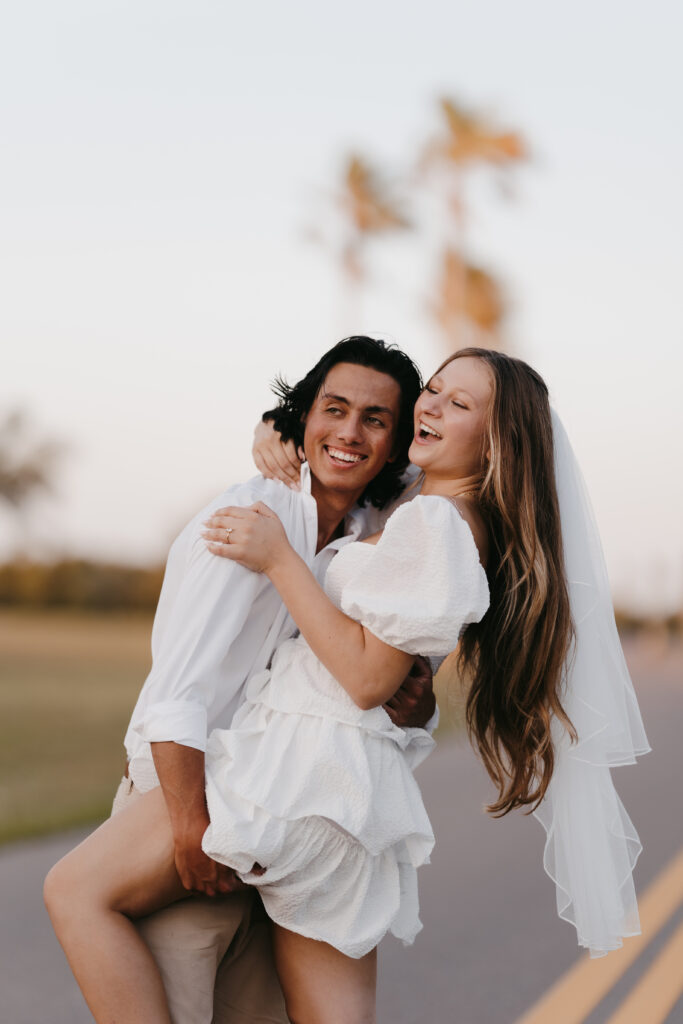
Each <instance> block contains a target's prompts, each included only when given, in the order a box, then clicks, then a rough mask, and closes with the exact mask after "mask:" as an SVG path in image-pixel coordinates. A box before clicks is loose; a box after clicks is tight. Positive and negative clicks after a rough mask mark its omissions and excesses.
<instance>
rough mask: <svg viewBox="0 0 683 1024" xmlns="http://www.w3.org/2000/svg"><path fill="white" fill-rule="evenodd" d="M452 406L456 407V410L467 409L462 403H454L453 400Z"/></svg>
mask: <svg viewBox="0 0 683 1024" xmlns="http://www.w3.org/2000/svg"><path fill="white" fill-rule="evenodd" d="M453 405H457V407H458V409H466V408H467V406H466V405H463V404H462V402H456V401H455V399H453Z"/></svg>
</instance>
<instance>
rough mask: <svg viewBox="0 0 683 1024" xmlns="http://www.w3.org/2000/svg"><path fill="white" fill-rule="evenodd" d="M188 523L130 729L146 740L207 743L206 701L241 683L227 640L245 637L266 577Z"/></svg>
mask: <svg viewBox="0 0 683 1024" xmlns="http://www.w3.org/2000/svg"><path fill="white" fill-rule="evenodd" d="M186 529H187V530H190V531H191V537H190V541H189V551H188V552H187V554H186V556H185V559H184V560H182V562H181V564H173V562H172V560H171V557H169V565H168V568H167V575H168V574H169V573H170V572H172V573H173V574H174V577H175V578H174V580H173V583H172V589H173V597H172V600H169V601H168V602H167V605H164V592H163V590H162V595H161V598H160V602H159V611H158V612H157V621H155V626H154V632H153V635H152V655H153V664H152V669H151V672H150V674H149V676H148V677H147V680H146V682H145V685H144V687H143V689H142V692H141V694H140V699H139V701H138V704H137V706H136V709H135V712H134V713H133V718H132V720H131V724H130V729H129V732H131V731H132V732H134V733H136V734H137V736H138V737H139V738H140V739H142V740H143V741H146V742H149V743H155V742H162V741H167V740H172V741H173V742H175V743H180V744H183V745H184V746H188V747H195V748H196V749H197V750H205V748H206V741H207V722H208V721H209V719H210V717H211V712H212V709H215V707H216V705H217V704H221V705H227V704H228V703H229V701H230V700H231V699H232V697H233V696H234V694H231V693H230V692H229V690H230V687H231V686H232V687H233V688H235V689H237V688H238V686H239V684H238V682H237V679H236V676H235V673H232V674H231V673H229V672H227V671H226V666H227V659H228V658H229V656H230V651H231V647H232V646H233V644H234V643H235V641H236V640H237V639H238V638H241V639H242V640H243V639H244V635H243V634H244V630H245V628H248V619H249V616H250V613H251V612H252V609H253V606H254V603H255V602H256V601H257V600H258V597H259V595H260V594H261V593H262V591H263V590H264V589H265V588H266V587H267V586H268V583H269V581H268V579H267V577H265V576H263V575H261V574H259V573H255V572H250V571H249V570H248V569H245V568H243V567H242V566H240V565H238V564H237V563H236V562H231V561H230V560H229V559H226V558H219V557H216V556H215V555H212V554H211V553H210V552H209V551H208V550H207V548H206V544H205V542H204V539H203V538H202V537H201V534H200V530H201V525H200V523H199V521H198V520H195V521H194V522H193V523H192V524H190V526H188V527H187V528H186ZM181 537H182V535H181ZM180 539H181V538H179V540H180ZM176 543H178V542H176ZM185 544H187V538H185ZM164 587H166V581H165V582H164ZM231 680H232V682H231ZM126 745H127V746H128V743H126Z"/></svg>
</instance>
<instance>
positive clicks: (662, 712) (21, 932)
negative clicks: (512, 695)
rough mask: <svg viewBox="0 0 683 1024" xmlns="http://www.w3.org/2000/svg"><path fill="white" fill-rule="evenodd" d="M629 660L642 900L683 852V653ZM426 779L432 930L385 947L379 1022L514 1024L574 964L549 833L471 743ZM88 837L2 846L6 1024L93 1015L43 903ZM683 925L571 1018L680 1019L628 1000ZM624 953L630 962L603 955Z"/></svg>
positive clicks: (1, 963) (655, 1023)
mask: <svg viewBox="0 0 683 1024" xmlns="http://www.w3.org/2000/svg"><path fill="white" fill-rule="evenodd" d="M627 654H628V656H629V661H630V664H631V670H632V674H633V676H634V681H635V684H636V689H637V690H638V695H639V699H640V702H641V708H642V711H643V716H644V718H645V723H646V728H647V732H648V735H649V738H650V742H651V744H652V746H653V748H654V751H653V753H651V754H648V755H647V757H645V758H643V759H642V760H641V763H640V764H639V765H638V766H637V767H635V768H631V767H628V768H620V769H618V770H617V771H616V772H615V781H616V785H617V788H618V790H619V793H620V795H621V797H622V799H623V801H624V803H625V805H626V807H627V809H628V811H629V813H630V815H631V817H632V818H633V821H634V823H635V825H636V827H637V828H638V830H639V832H640V835H641V838H642V839H643V841H644V846H645V849H644V852H643V854H642V856H641V858H640V861H639V863H638V865H637V868H636V885H637V888H638V892H639V894H643V893H645V892H646V890H647V888H648V886H649V885H650V884H651V883H652V882H653V881H654V880H655V879H656V878H657V876H658V875H659V874H660V872H661V871H662V870H663V869H664V868H665V866H666V865H667V864H668V863H669V862H670V861H671V860H672V859H673V858H674V857H675V855H676V854H677V853H678V852H679V851H680V850H681V848H682V847H683V825H682V824H681V822H682V820H683V816H682V815H681V802H680V779H681V777H682V773H681V768H683V756H682V754H681V724H682V723H683V654H682V653H681V650H680V649H679V651H678V653H677V654H672V653H671V651H669V652H666V651H664V650H663V649H657V648H652V649H650V650H643V649H642V648H637V649H630V650H629V649H627ZM420 780H421V784H422V787H423V791H424V793H425V799H426V802H427V806H428V809H429V812H430V816H431V818H432V822H433V824H434V828H435V832H436V836H437V845H436V850H435V852H434V855H433V858H432V864H431V865H429V866H427V867H425V868H424V869H422V874H421V907H422V920H423V923H424V930H423V932H422V933H421V934H420V935H419V936H418V938H417V941H416V943H415V945H414V946H413V947H412V948H410V949H404V948H403V947H402V946H401V945H400V944H399V943H397V942H396V941H394V940H393V939H388V940H386V941H385V942H384V943H383V945H382V948H381V951H380V984H379V1020H380V1022H382V1024H387V1022H389V1021H391V1022H392V1024H416V1022H418V1021H420V1022H422V1021H425V1022H427V1024H513V1022H515V1021H517V1020H518V1019H519V1018H520V1017H521V1016H522V1015H523V1014H524V1013H525V1012H526V1011H528V1010H529V1008H530V1007H532V1006H533V1004H535V1003H536V1001H537V1000H538V999H539V998H540V997H541V996H542V995H543V994H544V992H545V991H546V990H547V989H548V988H549V987H550V986H551V985H552V984H553V983H554V982H555V981H556V979H558V978H560V977H561V976H562V975H563V974H564V972H565V971H567V969H568V968H570V967H571V966H572V965H573V964H574V963H575V962H576V961H577V957H578V950H577V946H576V940H575V933H574V929H573V928H572V927H571V926H570V925H568V924H566V923H564V922H561V921H559V919H558V918H557V914H556V910H555V893H554V886H553V885H552V883H551V882H550V880H549V879H548V878H547V877H546V875H545V873H544V871H543V867H542V851H543V836H544V833H543V830H542V828H541V826H540V825H539V824H538V823H537V822H536V821H535V820H533V819H530V818H526V817H524V816H522V815H511V816H509V817H508V818H506V819H503V820H499V821H494V820H491V819H489V818H487V817H486V815H485V814H484V813H483V805H484V803H485V802H486V800H487V799H490V796H491V788H490V784H489V782H488V780H487V778H486V775H485V773H484V771H483V769H482V768H481V766H480V765H479V763H478V762H477V760H476V758H475V757H474V755H473V753H472V752H471V750H470V749H469V747H468V746H467V745H466V744H463V743H453V742H446V741H444V742H442V744H441V745H440V746H439V748H438V749H437V751H436V752H435V753H434V754H433V755H432V756H431V757H430V758H429V759H428V760H427V762H425V764H424V765H423V766H422V767H421V769H420ZM79 836H80V833H71V834H67V835H61V836H56V837H52V838H50V839H46V840H42V841H34V842H23V843H16V844H13V845H10V846H7V847H4V848H3V849H1V850H0V906H1V908H2V914H1V917H0V1024H86V1022H88V1021H91V1017H90V1015H89V1013H88V1011H87V1010H86V1008H85V1006H84V1004H83V1003H82V1001H81V998H80V995H79V993H78V990H77V988H76V985H75V983H74V982H73V980H72V978H71V975H70V973H69V971H68V969H67V967H66V963H65V961H64V958H63V955H62V953H61V950H60V948H59V946H58V944H57V942H56V940H55V938H54V937H53V935H52V932H51V929H50V926H49V923H48V920H47V916H46V914H45V912H44V910H43V906H42V898H41V884H42V878H43V877H44V875H45V872H46V871H47V869H48V867H49V866H50V865H51V864H52V863H53V862H54V861H55V860H56V859H57V858H58V857H59V856H60V855H61V854H62V852H64V851H65V850H67V849H69V848H70V847H71V846H72V845H73V844H74V843H75V841H77V839H78V838H79ZM672 899H674V897H672ZM676 899H677V898H676ZM682 921H683V904H680V905H677V906H676V908H675V909H674V910H673V913H672V915H671V916H670V917H669V919H668V921H667V922H666V924H665V925H664V926H663V927H661V928H660V929H659V930H658V931H657V934H656V935H655V936H654V937H653V938H652V940H651V941H650V943H649V945H648V946H647V949H646V951H645V952H644V953H643V954H642V955H639V956H638V958H637V959H636V962H635V963H634V964H633V965H632V966H631V967H629V969H628V970H625V971H624V972H623V973H622V974H621V976H620V977H619V978H618V979H617V980H616V982H615V983H614V984H613V985H612V986H611V987H610V988H609V991H608V993H607V995H606V997H605V998H604V999H603V1000H602V1001H601V1002H600V1003H599V1005H597V1007H596V1008H595V1009H594V1010H591V1012H590V1013H589V1014H588V1015H587V1016H586V1015H584V1016H582V1017H580V1018H576V1017H575V1018H571V1016H568V1017H567V1018H566V1019H567V1020H570V1019H574V1020H579V1019H580V1020H581V1021H585V1024H612V1020H613V1019H614V1020H616V1019H617V1018H616V1017H614V1018H613V1014H614V1013H615V1012H616V1010H617V1008H618V1007H619V1006H622V1011H621V1013H622V1017H621V1018H620V1021H619V1024H621V1022H622V1020H623V1021H626V1020H628V1021H631V1020H633V1021H634V1024H660V1022H663V1021H664V1020H666V1021H667V1024H674V1022H675V1024H681V1022H683V997H681V991H680V988H678V989H676V993H675V997H674V1003H673V1006H672V1008H671V1010H670V1011H667V1013H666V1016H665V1017H663V1016H661V1015H660V1016H654V1011H653V1016H652V1017H650V1016H649V1015H648V1014H647V1013H646V1014H645V1016H643V1015H642V1011H641V1013H640V1014H638V1015H637V1016H635V1017H633V1018H631V1017H629V1016H628V1015H627V1016H624V1010H623V1003H624V1000H625V999H626V998H627V997H628V995H629V992H630V991H631V990H632V989H633V986H634V985H636V984H637V983H638V980H639V978H640V977H641V976H642V975H643V974H644V973H645V972H646V970H647V968H648V967H649V966H650V965H651V964H653V963H654V962H655V961H656V960H657V958H658V957H659V956H660V954H661V953H662V950H663V948H664V946H665V945H666V943H667V942H668V941H669V939H670V937H671V935H672V933H673V932H674V931H675V929H676V928H680V925H681V922H682ZM632 941H633V940H632ZM627 945H628V943H627ZM614 956H620V954H611V955H610V957H608V958H607V961H609V960H611V958H612V957H614ZM604 962H605V961H598V962H597V963H599V964H603V963H604ZM674 984H677V983H676V982H674ZM660 987H661V986H660ZM544 1024H545V1022H544ZM547 1024H558V1020H557V1018H556V1017H555V1018H553V1019H552V1020H551V1019H548V1021H547Z"/></svg>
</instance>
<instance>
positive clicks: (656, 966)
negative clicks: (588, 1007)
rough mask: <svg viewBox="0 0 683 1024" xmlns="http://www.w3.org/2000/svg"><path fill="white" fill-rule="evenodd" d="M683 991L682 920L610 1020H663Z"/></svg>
mask: <svg viewBox="0 0 683 1024" xmlns="http://www.w3.org/2000/svg"><path fill="white" fill-rule="evenodd" d="M681 992H683V924H682V925H680V926H679V928H678V930H677V931H676V932H674V934H673V936H672V937H671V938H670V939H669V941H668V942H667V944H666V946H665V947H664V949H663V950H661V952H660V953H659V956H658V957H657V959H656V960H655V961H654V963H653V964H652V966H651V967H650V968H649V970H647V971H646V972H645V974H644V975H643V977H642V978H641V979H640V981H639V982H638V984H637V985H636V987H635V988H634V989H633V991H632V992H631V993H630V995H629V996H627V998H626V999H625V1000H624V1002H623V1003H622V1004H621V1006H620V1007H619V1009H618V1010H617V1011H616V1013H614V1014H612V1016H611V1017H610V1019H609V1020H608V1021H607V1024H643V1021H647V1024H663V1022H664V1021H665V1020H666V1018H667V1017H668V1016H669V1014H670V1013H671V1011H672V1009H673V1007H674V1006H675V1004H676V1000H677V999H678V997H679V996H680V994H681Z"/></svg>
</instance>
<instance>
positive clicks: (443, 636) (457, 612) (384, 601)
mask: <svg viewBox="0 0 683 1024" xmlns="http://www.w3.org/2000/svg"><path fill="white" fill-rule="evenodd" d="M488 606H489V589H488V583H487V580H486V573H485V572H484V569H483V567H482V565H481V562H480V561H479V552H478V550H477V546H476V544H475V541H474V537H473V536H472V531H471V530H470V528H469V526H468V525H467V523H466V522H465V520H464V519H463V518H462V516H461V515H460V513H459V512H458V510H457V508H456V507H455V505H454V504H453V503H452V502H451V501H449V500H448V499H446V498H440V497H436V496H433V495H418V496H417V497H415V498H413V500H412V501H409V502H406V503H405V504H403V505H400V506H399V507H398V508H397V509H396V511H395V512H394V513H393V514H392V515H391V516H390V518H389V520H388V521H387V525H386V527H385V529H384V533H383V534H382V536H381V538H380V540H379V541H378V543H377V545H376V546H375V549H374V551H373V553H372V556H371V557H370V558H369V559H368V561H367V562H366V564H365V565H364V567H363V570H362V572H359V573H358V574H356V575H355V576H353V577H352V578H351V579H350V580H349V581H348V582H347V583H346V584H345V586H344V588H343V590H342V593H341V609H342V611H343V612H345V613H346V614H347V615H349V616H350V617H351V618H353V619H355V620H356V621H357V622H360V623H361V624H362V625H363V626H365V627H366V628H367V629H369V630H370V632H372V633H374V635H375V636H376V637H378V638H379V639H380V640H382V641H384V643H386V644H389V645H390V646H391V647H397V648H398V649H399V650H402V651H405V652H406V653H408V654H424V655H436V656H439V655H442V656H446V655H447V654H450V652H451V651H452V650H453V649H454V648H455V647H456V645H457V643H458V640H459V638H460V635H461V633H462V631H463V630H464V628H465V626H467V625H468V624H469V623H471V622H478V621H479V620H480V619H481V618H483V616H484V614H485V612H486V610H487V608H488Z"/></svg>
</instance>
